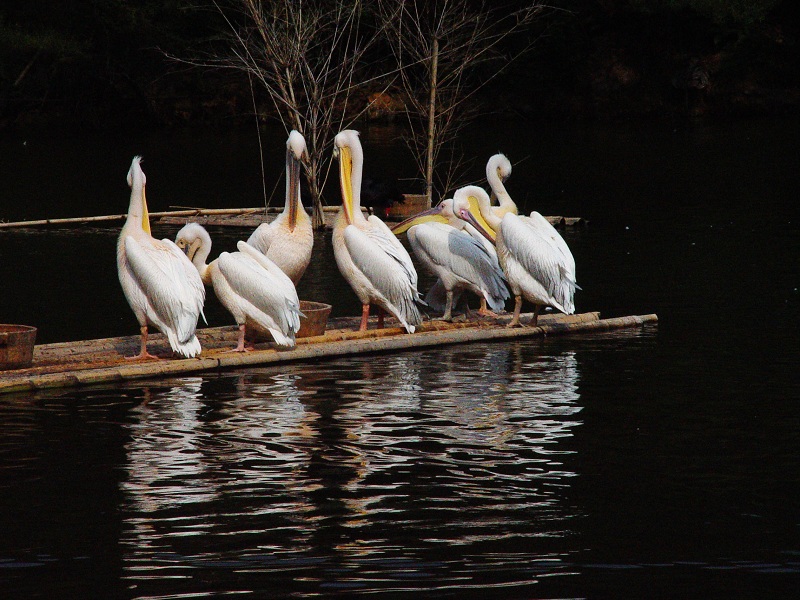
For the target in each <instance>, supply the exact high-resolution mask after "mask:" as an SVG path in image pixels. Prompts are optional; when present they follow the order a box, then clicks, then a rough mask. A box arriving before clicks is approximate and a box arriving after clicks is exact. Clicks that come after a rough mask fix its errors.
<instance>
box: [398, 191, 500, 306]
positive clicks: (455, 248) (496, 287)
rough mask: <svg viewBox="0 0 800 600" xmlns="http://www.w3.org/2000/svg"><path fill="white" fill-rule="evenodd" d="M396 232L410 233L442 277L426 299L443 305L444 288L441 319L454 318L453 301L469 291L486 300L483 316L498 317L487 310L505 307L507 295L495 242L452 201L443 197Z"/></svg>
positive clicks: (418, 253)
mask: <svg viewBox="0 0 800 600" xmlns="http://www.w3.org/2000/svg"><path fill="white" fill-rule="evenodd" d="M392 231H393V232H394V233H395V234H396V235H400V234H401V233H403V232H404V231H407V232H408V241H409V243H410V244H411V248H412V249H413V250H414V255H415V256H416V257H417V258H418V259H419V261H420V262H422V264H423V265H425V267H426V269H427V270H428V271H429V272H430V273H431V274H432V275H435V276H437V277H438V279H437V281H436V283H435V284H434V285H433V287H432V288H431V289H430V291H429V292H428V294H427V295H426V297H425V302H426V303H428V304H429V305H436V306H437V308H438V305H440V304H441V300H440V297H441V289H444V292H445V294H446V298H445V303H444V315H443V316H442V319H443V320H445V321H449V320H451V319H452V310H453V305H454V302H457V300H458V296H459V295H460V293H461V292H462V291H464V290H469V291H471V292H473V293H474V294H476V295H477V296H478V297H479V298H480V299H481V308H480V309H479V311H478V312H479V314H482V315H494V313H491V312H489V311H488V309H487V304H488V305H489V306H490V307H491V309H492V310H493V311H498V312H499V311H502V310H503V307H504V304H505V300H506V299H507V298H508V296H509V294H508V289H506V286H505V283H504V279H505V277H504V275H503V271H502V269H501V268H500V265H499V264H498V262H497V253H496V252H495V250H494V246H493V245H492V244H491V243H489V242H488V241H487V240H486V239H485V238H483V237H482V236H481V235H480V234H479V233H478V232H477V231H476V230H475V229H474V228H473V226H472V225H470V224H468V223H466V222H465V221H463V220H462V219H459V218H458V217H457V216H456V215H455V213H454V212H453V200H452V199H451V198H448V199H446V200H442V201H441V202H440V203H439V204H438V205H436V206H435V207H433V208H430V209H428V210H426V211H423V212H421V213H419V214H417V215H415V216H413V217H411V218H409V219H406V220H405V221H403V222H402V223H400V224H398V225H396V226H395V227H393V228H392Z"/></svg>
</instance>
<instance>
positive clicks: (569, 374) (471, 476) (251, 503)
mask: <svg viewBox="0 0 800 600" xmlns="http://www.w3.org/2000/svg"><path fill="white" fill-rule="evenodd" d="M578 383H579V371H578V362H577V360H576V357H575V355H574V353H571V352H565V353H561V354H552V353H550V354H543V355H539V354H537V350H536V347H535V346H534V345H524V344H523V345H520V344H488V345H485V346H477V345H468V346H455V347H452V348H446V349H441V348H440V349H437V350H435V351H434V350H431V351H424V352H406V353H400V354H393V355H389V354H387V355H376V356H372V357H369V358H368V359H364V358H343V359H339V360H335V361H331V362H330V363H327V364H326V365H325V366H324V367H321V366H319V365H294V366H283V367H281V368H280V369H278V368H272V367H270V368H267V367H265V368H259V369H251V370H248V371H247V372H240V373H230V374H222V375H220V376H217V377H213V376H208V377H203V378H197V379H193V378H189V379H184V380H180V385H176V386H175V387H173V388H172V389H169V390H166V391H159V392H157V393H155V394H154V395H153V398H152V400H151V401H150V402H149V403H147V404H146V405H143V406H141V407H140V408H139V413H140V419H139V421H138V422H135V423H134V424H133V425H131V427H130V435H131V440H130V442H129V444H128V456H129V465H128V470H129V473H128V478H127V481H126V482H125V483H124V485H123V490H124V492H125V494H126V496H127V497H128V503H127V506H128V507H129V508H128V514H127V515H126V519H125V527H126V531H125V532H124V535H123V540H124V546H126V547H127V548H128V550H129V552H128V553H127V555H126V558H125V561H126V567H127V570H128V573H129V574H130V575H129V578H131V579H137V581H138V583H139V584H142V581H143V579H145V578H146V577H154V576H158V577H167V576H169V575H170V574H172V575H177V574H179V573H182V572H183V571H182V569H184V568H185V563H186V562H187V561H189V562H190V563H191V564H192V565H195V566H197V565H202V564H204V563H205V562H207V561H218V560H221V559H223V558H224V559H225V560H226V561H233V562H234V563H236V564H240V563H241V564H240V566H245V565H249V564H251V562H252V561H258V563H259V569H261V570H262V571H263V572H264V573H268V572H270V570H271V569H274V572H275V573H277V572H284V571H285V570H286V569H287V564H286V563H285V562H284V563H281V564H278V563H274V561H279V562H280V561H288V562H289V563H290V565H291V566H292V568H298V567H297V563H296V561H301V560H308V559H309V558H313V559H314V561H317V562H315V563H314V565H313V566H312V565H311V564H306V563H303V564H306V567H303V570H304V575H303V577H304V580H305V581H307V582H309V583H313V584H314V585H323V584H330V583H333V582H337V583H339V582H341V581H343V580H346V579H348V578H349V577H351V576H352V577H353V578H354V579H357V578H358V575H357V574H358V573H360V572H361V571H363V569H371V570H377V571H380V572H381V573H382V574H381V575H380V576H378V575H375V574H374V573H373V575H371V576H375V577H381V578H384V579H385V580H387V581H389V580H391V581H394V580H395V579H397V580H399V579H400V578H402V577H405V580H406V581H407V577H406V576H405V575H403V574H402V573H401V571H403V572H405V573H406V574H407V573H408V572H409V571H417V570H423V569H424V570H426V571H431V570H432V572H434V574H433V575H432V576H437V577H442V578H444V579H447V577H451V576H452V568H451V567H452V566H451V567H450V568H448V567H446V566H445V563H444V562H442V561H443V560H445V556H449V557H450V558H447V559H446V560H460V561H461V562H463V561H464V560H467V559H465V558H464V557H463V556H460V555H459V554H458V553H456V554H455V555H454V554H452V549H453V548H454V547H456V546H464V547H465V550H463V552H465V553H466V554H467V555H470V556H472V555H474V556H479V555H480V552H481V551H480V550H479V548H478V547H477V546H475V547H474V548H473V546H474V545H475V544H478V545H484V544H486V543H492V544H500V545H501V546H502V545H503V544H504V543H505V542H504V540H509V539H516V540H518V541H519V540H526V541H525V542H524V544H523V546H521V547H520V548H522V549H517V550H514V551H513V552H509V554H508V556H505V557H504V558H503V560H504V561H505V562H506V563H508V562H509V561H514V560H519V561H520V565H522V564H526V565H528V564H529V563H530V561H531V560H540V559H541V558H542V556H544V554H543V552H544V550H543V549H541V548H539V547H538V546H537V544H536V543H534V540H538V539H542V538H547V537H548V536H562V535H564V531H565V530H566V529H567V525H566V523H567V522H568V521H569V520H570V519H572V518H574V516H575V510H576V509H575V508H574V507H572V506H570V505H569V503H568V502H567V501H566V500H565V499H564V496H565V489H566V488H567V487H568V486H569V480H570V478H571V477H573V476H574V475H575V470H574V467H573V466H571V464H570V462H571V460H570V456H571V454H572V451H571V449H570V447H569V442H568V438H569V437H570V436H571V435H572V431H573V430H574V428H575V427H577V426H578V425H580V421H579V420H578V419H577V417H576V415H577V413H578V412H579V411H580V410H581V406H580V404H579V402H580V395H579V387H578ZM189 506H190V508H189ZM178 507H180V510H178ZM198 536H199V537H198ZM232 536H233V537H232ZM235 536H246V540H247V542H246V543H243V544H240V545H235V544H234V545H233V546H232V545H231V542H230V540H232V539H235ZM200 539H202V544H199V543H198V541H199V540H200ZM404 547H414V548H416V550H415V552H416V557H415V558H414V562H413V564H410V563H407V562H402V561H401V562H397V561H395V562H391V561H389V562H386V564H383V562H384V561H387V560H388V559H387V557H391V556H395V555H396V554H397V551H398V549H402V548H404ZM515 547H516V546H515ZM423 548H428V549H429V550H423ZM470 548H472V549H471V550H470ZM167 550H168V551H170V552H173V553H174V556H175V557H176V558H174V560H167V563H168V564H167V565H164V564H163V559H162V563H161V566H160V567H159V568H160V570H159V571H158V573H157V574H156V573H155V572H154V571H153V569H152V567H149V566H148V564H149V563H150V561H152V560H153V559H154V556H155V553H156V551H158V552H159V553H162V554H163V552H165V551H167ZM506 550H508V549H506ZM401 554H402V552H401ZM456 556H460V557H459V558H454V557H456ZM465 556H466V555H465ZM267 557H268V558H267ZM551 558H552V557H551ZM556 559H558V557H556ZM470 560H471V559H470ZM265 561H266V562H270V561H272V562H270V564H269V565H267V564H265ZM437 561H438V563H437V564H441V565H442V566H441V567H439V568H438V571H437V568H435V567H433V566H432V564H433V563H434V562H437ZM548 561H550V559H549V558H548ZM468 562H469V560H468ZM489 562H491V561H489ZM273 563H274V564H273ZM557 563H558V560H555V563H554V562H548V563H547V564H548V565H549V566H548V569H550V568H551V567H552V568H553V569H555V570H558V569H559V568H560V567H557V566H556V567H553V566H552V565H554V564H557ZM459 564H461V563H459ZM270 565H272V566H270ZM462 566H463V565H462ZM467 568H469V566H468V567H467ZM475 568H484V567H480V566H476V567H475ZM486 568H488V567H486ZM525 568H529V567H528V566H526V567H525ZM448 573H450V574H448Z"/></svg>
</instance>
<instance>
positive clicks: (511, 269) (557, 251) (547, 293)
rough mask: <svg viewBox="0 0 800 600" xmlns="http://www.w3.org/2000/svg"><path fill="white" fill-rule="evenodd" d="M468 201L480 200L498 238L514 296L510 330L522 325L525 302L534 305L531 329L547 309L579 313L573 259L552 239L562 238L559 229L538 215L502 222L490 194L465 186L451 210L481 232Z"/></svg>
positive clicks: (512, 216) (507, 216) (509, 215)
mask: <svg viewBox="0 0 800 600" xmlns="http://www.w3.org/2000/svg"><path fill="white" fill-rule="evenodd" d="M470 198H474V200H475V201H477V203H478V206H479V207H480V211H481V214H482V215H483V218H484V219H485V220H486V221H487V222H488V223H489V226H490V227H491V228H492V229H493V230H494V231H495V234H496V239H495V243H496V244H497V256H498V258H499V260H500V266H502V267H503V271H504V272H505V274H506V280H507V281H508V284H509V287H510V288H511V293H512V294H513V295H514V315H513V317H512V319H511V322H510V323H509V327H513V326H515V325H519V314H520V310H521V308H522V298H523V297H524V298H525V299H526V300H528V301H529V302H532V303H533V304H534V305H535V308H534V313H533V320H532V321H531V323H532V324H533V325H536V323H537V321H538V316H539V311H540V310H541V308H542V307H543V306H552V307H553V308H556V309H558V310H560V311H561V312H563V313H566V314H572V313H573V312H575V303H574V301H573V296H574V294H575V289H576V288H577V287H578V286H577V284H576V283H575V260H574V259H573V258H572V253H571V252H570V251H569V248H568V247H567V245H566V243H565V242H564V241H563V239H561V243H559V242H557V241H556V240H555V239H554V237H553V235H552V234H553V233H555V235H556V236H558V238H559V239H560V238H561V236H560V235H558V232H557V231H555V228H553V227H552V225H550V223H548V222H547V220H546V219H545V218H544V217H542V216H541V215H539V214H538V213H535V214H536V215H538V216H539V217H540V218H535V217H519V216H517V215H515V214H513V213H510V212H509V213H506V214H505V215H504V216H503V217H502V218H501V217H498V216H497V215H496V214H494V212H493V211H492V210H491V206H490V204H489V202H490V201H489V195H488V194H487V193H486V192H485V191H484V190H483V189H482V188H480V187H478V186H467V187H464V188H461V189H460V190H458V191H457V192H456V193H455V195H454V197H453V208H454V211H455V212H456V214H458V215H459V216H460V217H461V218H463V219H466V220H468V221H471V222H472V223H473V225H475V226H476V228H478V229H480V224H479V223H478V221H477V220H476V219H475V216H474V215H473V214H472V212H471V209H470ZM532 214H533V213H532ZM542 221H544V223H547V226H548V227H544V225H543V223H542ZM548 228H550V229H552V232H551V231H550V230H549V229H548ZM486 235H490V234H489V233H488V232H487V233H486Z"/></svg>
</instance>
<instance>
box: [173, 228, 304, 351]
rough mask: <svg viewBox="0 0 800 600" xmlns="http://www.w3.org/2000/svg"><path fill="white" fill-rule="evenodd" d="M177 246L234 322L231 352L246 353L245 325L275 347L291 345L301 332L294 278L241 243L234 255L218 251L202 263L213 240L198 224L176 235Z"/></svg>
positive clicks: (253, 249) (256, 251)
mask: <svg viewBox="0 0 800 600" xmlns="http://www.w3.org/2000/svg"><path fill="white" fill-rule="evenodd" d="M175 243H176V244H177V246H178V247H179V248H181V249H182V250H183V251H184V252H186V255H187V256H188V257H189V259H191V261H192V263H193V264H194V267H195V268H196V269H197V272H198V273H199V274H200V276H201V278H202V280H203V283H205V284H206V285H211V286H213V288H214V293H215V294H216V295H217V298H218V299H219V301H220V302H221V303H222V305H223V306H224V307H225V308H226V309H227V310H228V312H230V313H231V314H232V315H233V318H234V319H235V320H236V324H237V325H238V326H239V338H238V343H237V345H236V348H234V351H236V352H244V351H245V350H246V348H245V345H244V334H245V325H246V324H247V323H251V324H253V323H254V324H256V325H258V326H259V327H261V328H262V329H265V330H267V331H269V332H270V333H271V334H272V337H273V339H274V340H275V343H277V344H278V345H279V346H289V347H291V346H294V344H295V339H294V338H295V333H297V331H298V330H299V329H300V315H301V313H300V300H299V299H298V298H297V291H296V290H295V287H294V284H293V283H292V280H291V279H289V277H288V276H287V275H286V274H285V273H284V272H283V271H282V270H281V269H279V268H278V266H277V265H276V264H275V263H274V262H272V261H271V260H270V259H269V258H267V257H266V256H264V255H263V254H261V253H260V252H259V251H258V250H256V249H255V248H253V247H252V246H250V245H249V244H247V243H245V242H242V241H240V242H238V243H237V248H238V249H239V251H238V252H222V253H221V254H220V255H219V257H218V258H216V259H215V260H214V261H212V262H211V263H210V264H206V260H207V259H208V255H209V253H210V252H211V236H209V234H208V232H207V231H206V230H205V228H204V227H203V226H202V225H199V224H197V223H189V224H187V225H186V226H184V227H183V229H181V230H180V231H179V232H178V234H177V235H176V236H175Z"/></svg>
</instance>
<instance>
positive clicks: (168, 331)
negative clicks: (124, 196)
mask: <svg viewBox="0 0 800 600" xmlns="http://www.w3.org/2000/svg"><path fill="white" fill-rule="evenodd" d="M140 162H141V157H140V156H136V157H135V158H134V159H133V162H132V163H131V168H130V170H129V171H128V185H129V186H130V188H131V199H130V206H129V207H128V217H127V219H126V221H125V225H124V226H123V227H122V231H121V232H120V235H119V240H118V241H117V271H118V274H119V281H120V284H121V285H122V291H123V293H124V294H125V298H126V299H127V300H128V304H130V306H131V309H132V310H133V313H134V315H136V319H137V320H138V321H139V327H140V332H141V350H140V352H139V354H138V355H137V356H135V357H133V358H155V357H154V356H152V355H151V354H149V353H148V352H147V333H148V330H147V328H148V325H153V326H155V327H156V328H157V329H158V330H159V331H161V332H162V333H164V334H165V335H166V336H167V339H168V340H169V344H170V346H171V347H172V349H173V350H174V351H175V352H177V353H179V354H182V355H184V356H186V357H187V358H191V357H194V356H197V355H198V354H200V350H201V349H200V342H199V340H198V339H197V336H196V335H195V328H196V327H197V320H198V318H199V317H200V315H201V314H202V312H203V302H204V300H205V288H204V287H203V282H202V281H201V280H200V275H199V274H198V273H197V270H196V269H195V268H194V266H193V265H192V263H191V262H190V261H189V259H188V258H186V256H185V255H184V254H183V252H181V251H180V249H178V247H177V246H176V245H175V244H174V243H172V242H171V241H170V240H157V239H155V238H153V237H152V236H151V235H150V220H149V217H148V212H147V200H146V197H145V184H146V177H145V175H144V172H143V171H142V167H141V165H140ZM204 318H205V317H204Z"/></svg>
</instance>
